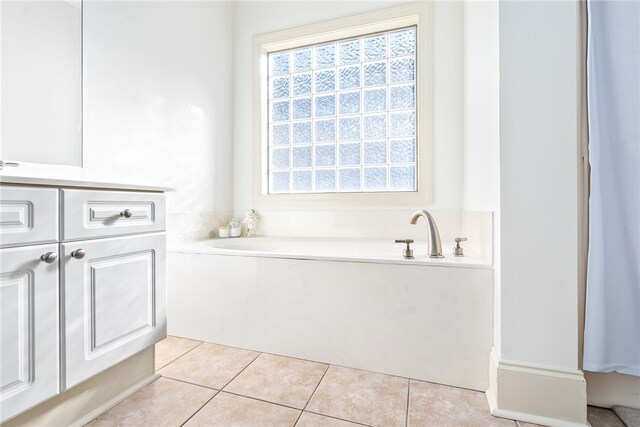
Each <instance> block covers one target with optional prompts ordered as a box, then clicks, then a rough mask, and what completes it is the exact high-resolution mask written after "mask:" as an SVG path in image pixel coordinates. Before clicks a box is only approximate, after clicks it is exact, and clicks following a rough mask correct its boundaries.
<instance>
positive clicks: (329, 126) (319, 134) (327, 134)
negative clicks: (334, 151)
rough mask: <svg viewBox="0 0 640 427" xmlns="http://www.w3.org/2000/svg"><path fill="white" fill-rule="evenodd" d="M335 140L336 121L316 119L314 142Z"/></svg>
mask: <svg viewBox="0 0 640 427" xmlns="http://www.w3.org/2000/svg"><path fill="white" fill-rule="evenodd" d="M335 140H336V121H335V120H333V119H331V120H318V121H317V122H316V142H327V141H335Z"/></svg>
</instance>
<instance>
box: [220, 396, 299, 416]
mask: <svg viewBox="0 0 640 427" xmlns="http://www.w3.org/2000/svg"><path fill="white" fill-rule="evenodd" d="M222 393H227V394H232V395H234V396H238V397H244V398H245V399H251V400H257V401H259V402H264V403H269V404H271V405H276V406H281V407H283V408H287V409H295V410H296V411H302V409H300V408H296V407H294V406H289V405H285V404H284V403H277V402H271V401H269V400H264V399H259V398H257V397H252V396H246V395H244V394H238V393H234V392H232V391H222Z"/></svg>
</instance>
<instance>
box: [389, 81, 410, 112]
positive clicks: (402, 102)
mask: <svg viewBox="0 0 640 427" xmlns="http://www.w3.org/2000/svg"><path fill="white" fill-rule="evenodd" d="M389 102H390V103H391V109H392V110H404V109H409V108H415V106H416V88H415V86H414V85H412V84H411V85H404V86H393V87H391V95H390V96H389Z"/></svg>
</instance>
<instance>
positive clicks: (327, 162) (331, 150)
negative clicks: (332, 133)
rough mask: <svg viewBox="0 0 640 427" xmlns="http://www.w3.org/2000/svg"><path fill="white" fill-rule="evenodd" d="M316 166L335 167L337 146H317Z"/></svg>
mask: <svg viewBox="0 0 640 427" xmlns="http://www.w3.org/2000/svg"><path fill="white" fill-rule="evenodd" d="M314 148H315V151H316V166H335V165H336V145H335V144H322V145H316V146H315V147H314Z"/></svg>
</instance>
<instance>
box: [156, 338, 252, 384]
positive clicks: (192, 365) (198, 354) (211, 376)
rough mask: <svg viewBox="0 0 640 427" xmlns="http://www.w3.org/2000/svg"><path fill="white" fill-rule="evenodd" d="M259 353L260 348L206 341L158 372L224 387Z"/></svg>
mask: <svg viewBox="0 0 640 427" xmlns="http://www.w3.org/2000/svg"><path fill="white" fill-rule="evenodd" d="M259 354H260V353H258V352H256V351H249V350H242V349H239V348H233V347H226V346H223V345H217V344H208V343H204V344H202V345H200V346H198V347H196V348H195V349H193V350H191V351H190V352H189V353H187V354H185V355H184V356H182V357H181V358H179V359H178V360H176V361H174V362H172V363H170V364H168V365H167V366H165V367H164V368H162V369H161V370H160V371H158V373H159V374H160V375H162V376H163V377H168V378H175V379H177V380H181V381H187V382H190V383H194V384H198V385H203V386H205V387H212V388H215V389H222V388H223V387H224V386H225V385H227V383H228V382H229V381H231V380H232V379H233V377H235V376H236V375H238V373H240V371H242V370H243V369H244V368H245V367H246V366H247V365H248V364H249V363H251V362H252V361H253V359H255V358H256V357H258V355H259Z"/></svg>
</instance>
